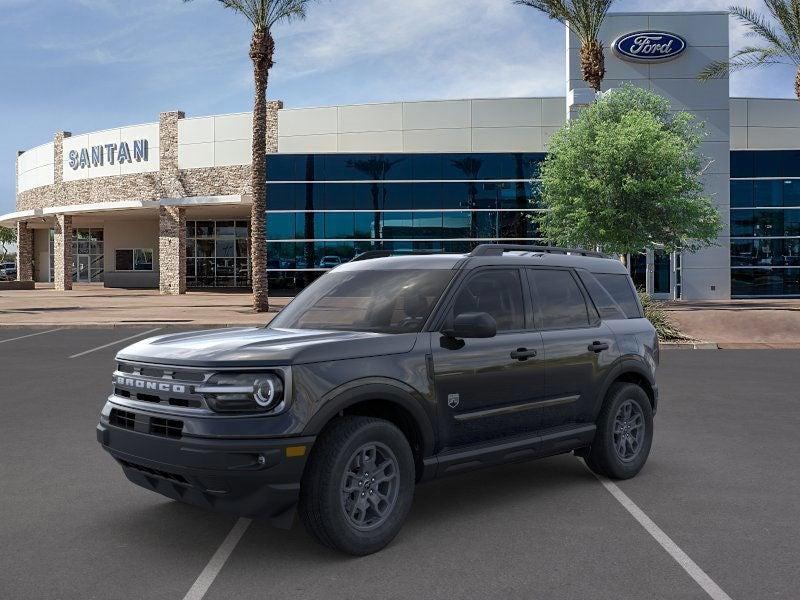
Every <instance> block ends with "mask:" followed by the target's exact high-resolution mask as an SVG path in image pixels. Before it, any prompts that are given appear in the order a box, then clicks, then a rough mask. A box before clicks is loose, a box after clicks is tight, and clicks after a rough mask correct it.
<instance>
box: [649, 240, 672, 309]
mask: <svg viewBox="0 0 800 600" xmlns="http://www.w3.org/2000/svg"><path fill="white" fill-rule="evenodd" d="M671 274H672V261H671V260H670V255H669V253H667V252H665V251H664V250H660V249H655V250H653V297H654V298H664V299H668V298H670V296H671V292H672V290H671V288H670V275H671Z"/></svg>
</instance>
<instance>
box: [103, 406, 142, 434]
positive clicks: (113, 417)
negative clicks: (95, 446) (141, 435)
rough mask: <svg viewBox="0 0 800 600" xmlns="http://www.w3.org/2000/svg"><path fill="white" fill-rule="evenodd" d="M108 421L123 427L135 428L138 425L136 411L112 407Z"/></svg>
mask: <svg viewBox="0 0 800 600" xmlns="http://www.w3.org/2000/svg"><path fill="white" fill-rule="evenodd" d="M108 422H109V423H111V425H115V426H116V427H122V428H123V429H133V428H134V427H135V426H136V413H132V412H128V411H127V410H120V409H118V408H112V409H111V414H110V415H109V416H108Z"/></svg>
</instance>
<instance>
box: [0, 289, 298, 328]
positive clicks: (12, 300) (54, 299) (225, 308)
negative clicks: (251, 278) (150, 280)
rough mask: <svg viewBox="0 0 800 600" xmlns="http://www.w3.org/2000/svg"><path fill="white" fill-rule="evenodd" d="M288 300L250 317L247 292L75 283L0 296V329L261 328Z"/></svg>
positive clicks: (277, 301) (282, 300) (5, 293)
mask: <svg viewBox="0 0 800 600" xmlns="http://www.w3.org/2000/svg"><path fill="white" fill-rule="evenodd" d="M289 300H291V298H285V297H283V298H278V297H275V298H272V299H271V302H272V307H273V308H272V311H270V312H269V313H255V312H253V309H252V308H251V301H252V294H250V292H242V291H236V292H230V291H196V292H195V291H192V292H188V293H187V294H185V295H182V296H162V295H160V294H159V293H158V290H126V289H117V288H104V287H102V285H97V284H76V285H75V288H74V289H73V290H72V291H69V292H56V291H55V290H53V289H46V288H44V287H39V286H37V289H36V290H15V291H3V292H0V327H20V326H25V327H87V326H88V327H91V326H104V327H108V326H116V325H134V324H138V323H141V324H149V323H170V324H174V325H187V326H205V325H217V326H219V325H231V326H234V325H264V324H266V323H268V322H269V321H270V320H271V319H272V317H274V316H275V315H276V314H277V311H278V310H280V309H281V308H283V307H284V306H286V304H287V303H288V302H289Z"/></svg>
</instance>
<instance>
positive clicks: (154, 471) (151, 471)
mask: <svg viewBox="0 0 800 600" xmlns="http://www.w3.org/2000/svg"><path fill="white" fill-rule="evenodd" d="M117 460H119V462H120V464H121V465H122V466H123V467H127V468H129V469H135V470H136V471H140V472H141V473H146V474H148V475H155V476H156V477H163V478H164V479H169V480H170V481H175V482H177V483H185V484H188V483H189V482H188V481H187V480H186V478H185V477H184V476H183V475H178V474H177V473H169V472H167V471H162V470H161V469H151V468H150V467H145V466H144V465H137V464H136V463H132V462H128V461H127V460H122V459H121V458H120V459H117Z"/></svg>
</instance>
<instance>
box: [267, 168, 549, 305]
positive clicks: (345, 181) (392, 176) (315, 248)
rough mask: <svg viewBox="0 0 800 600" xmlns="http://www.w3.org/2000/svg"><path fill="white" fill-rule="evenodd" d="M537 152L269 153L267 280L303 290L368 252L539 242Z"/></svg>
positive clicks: (275, 285) (465, 249)
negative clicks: (330, 271) (305, 286)
mask: <svg viewBox="0 0 800 600" xmlns="http://www.w3.org/2000/svg"><path fill="white" fill-rule="evenodd" d="M544 156H545V155H544V154H542V153H489V154H486V153H471V154H277V155H271V156H268V157H267V177H268V181H267V184H268V185H267V206H268V212H267V231H266V236H267V240H268V244H267V245H268V257H269V258H268V270H269V278H270V284H271V286H272V287H273V288H277V289H281V288H283V289H295V288H299V287H303V286H304V285H306V284H307V283H309V282H310V281H312V280H313V279H314V278H315V277H317V276H319V274H321V273H322V272H324V271H325V270H326V269H328V268H331V267H333V266H335V265H336V264H339V263H341V262H344V261H347V260H349V259H351V258H353V257H354V256H355V255H356V254H359V253H361V252H365V251H368V250H392V251H397V252H403V251H415V250H429V251H439V252H469V251H470V250H471V249H472V248H474V247H475V246H476V245H477V244H480V243H485V242H498V241H502V242H508V243H526V244H536V243H540V242H541V237H540V234H539V229H538V227H537V224H536V215H537V213H538V212H540V211H541V208H540V207H539V205H538V199H537V198H538V194H537V191H536V182H535V181H532V180H535V178H536V177H537V175H538V170H539V164H540V162H541V161H542V160H543V159H544Z"/></svg>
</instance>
